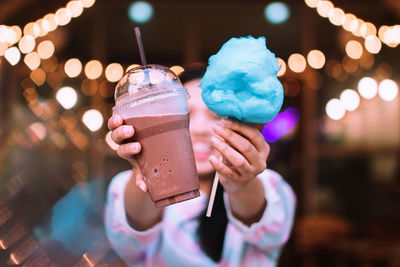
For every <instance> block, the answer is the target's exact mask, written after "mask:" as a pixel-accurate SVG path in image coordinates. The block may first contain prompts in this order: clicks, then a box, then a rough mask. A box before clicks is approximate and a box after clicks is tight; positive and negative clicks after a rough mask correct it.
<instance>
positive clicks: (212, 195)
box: [206, 172, 219, 217]
mask: <svg viewBox="0 0 400 267" xmlns="http://www.w3.org/2000/svg"><path fill="white" fill-rule="evenodd" d="M218 182H219V174H218V172H215V176H214V182H213V185H212V188H211V193H210V200H209V201H208V207H207V213H206V216H207V217H211V212H212V208H213V205H214V199H215V193H216V192H217V186H218Z"/></svg>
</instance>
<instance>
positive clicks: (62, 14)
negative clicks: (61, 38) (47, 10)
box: [56, 7, 71, 26]
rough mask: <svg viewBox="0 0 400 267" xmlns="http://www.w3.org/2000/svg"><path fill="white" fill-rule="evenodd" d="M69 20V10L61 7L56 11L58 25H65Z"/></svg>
mask: <svg viewBox="0 0 400 267" xmlns="http://www.w3.org/2000/svg"><path fill="white" fill-rule="evenodd" d="M70 21H71V11H69V9H66V8H65V7H62V8H60V9H58V10H57V11H56V22H57V24H58V25H60V26H63V25H67V24H68V23H69V22H70Z"/></svg>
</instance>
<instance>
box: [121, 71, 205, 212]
mask: <svg viewBox="0 0 400 267" xmlns="http://www.w3.org/2000/svg"><path fill="white" fill-rule="evenodd" d="M187 96H188V94H187V91H186V89H185V88H183V87H182V84H181V82H180V80H179V78H178V77H177V76H176V75H175V74H174V73H173V72H172V71H171V70H170V69H168V68H166V67H163V66H160V65H147V66H146V67H144V66H140V67H136V68H133V69H131V70H129V71H128V72H127V73H126V74H125V75H124V76H123V77H122V78H121V80H120V81H119V82H118V84H117V86H116V89H115V107H114V108H113V113H114V114H119V115H121V116H122V117H123V119H124V122H125V124H130V125H133V127H134V128H135V135H134V137H133V140H132V141H137V142H140V144H141V146H142V151H141V152H140V153H139V154H138V156H137V159H138V162H139V165H140V168H141V170H142V173H143V175H144V181H145V183H146V185H147V187H148V189H149V194H150V197H151V199H152V200H153V201H154V203H155V206H156V207H162V206H166V205H170V204H173V203H177V202H180V201H184V200H188V199H191V198H194V197H198V196H199V195H200V193H199V188H200V186H199V178H198V175H197V170H196V163H195V159H194V155H193V147H192V141H191V138H190V133H189V114H188V105H187Z"/></svg>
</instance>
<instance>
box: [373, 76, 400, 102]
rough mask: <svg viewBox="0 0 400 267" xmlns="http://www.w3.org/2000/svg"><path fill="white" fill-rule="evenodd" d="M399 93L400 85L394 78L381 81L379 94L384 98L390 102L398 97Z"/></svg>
mask: <svg viewBox="0 0 400 267" xmlns="http://www.w3.org/2000/svg"><path fill="white" fill-rule="evenodd" d="M398 93H399V87H398V86H397V84H396V83H395V82H394V81H393V80H390V79H385V80H383V81H381V82H380V83H379V90H378V94H379V96H380V97H381V98H382V99H383V100H385V101H387V102H390V101H392V100H394V99H395V98H396V97H397V94H398Z"/></svg>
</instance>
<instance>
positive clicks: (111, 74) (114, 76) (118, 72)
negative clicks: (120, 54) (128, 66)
mask: <svg viewBox="0 0 400 267" xmlns="http://www.w3.org/2000/svg"><path fill="white" fill-rule="evenodd" d="M104 74H105V76H106V79H107V80H108V81H109V82H117V81H118V80H119V79H121V77H122V75H123V74H124V69H123V68H122V66H121V64H119V63H111V64H110V65H108V66H107V68H106V70H105V73H104Z"/></svg>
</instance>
